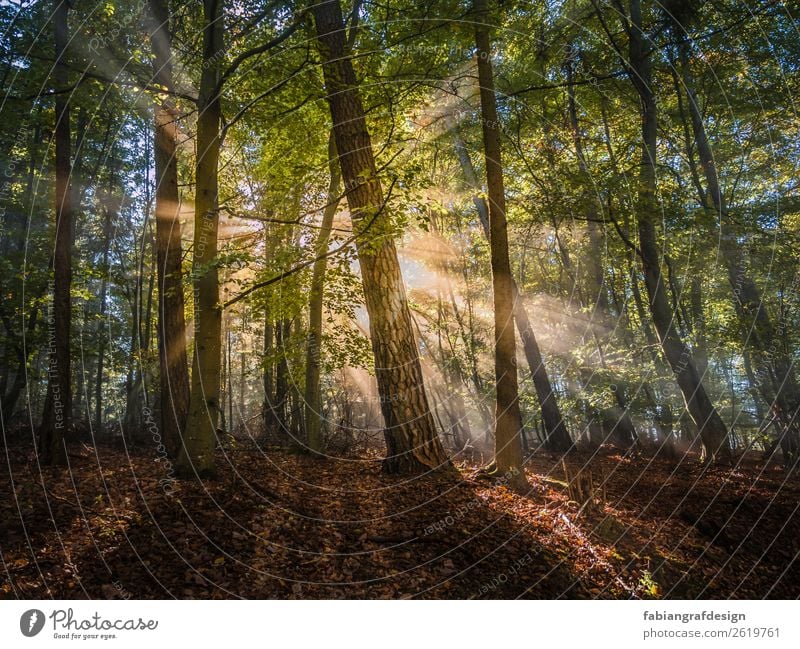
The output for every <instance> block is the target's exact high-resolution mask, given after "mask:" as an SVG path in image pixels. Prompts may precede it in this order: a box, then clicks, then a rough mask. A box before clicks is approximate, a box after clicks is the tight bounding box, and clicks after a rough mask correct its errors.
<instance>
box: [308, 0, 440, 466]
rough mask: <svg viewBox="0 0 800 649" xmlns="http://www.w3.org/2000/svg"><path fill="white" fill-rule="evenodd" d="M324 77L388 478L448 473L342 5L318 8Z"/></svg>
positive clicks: (326, 0)
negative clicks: (351, 232)
mask: <svg viewBox="0 0 800 649" xmlns="http://www.w3.org/2000/svg"><path fill="white" fill-rule="evenodd" d="M313 13H314V17H315V22H316V29H317V39H318V41H319V48H320V52H321V54H322V60H323V66H322V70H323V75H324V78H325V87H326V91H327V95H328V97H327V98H328V104H329V107H330V111H331V117H332V118H333V132H334V135H335V138H336V148H337V151H338V153H339V164H340V166H341V169H342V178H343V180H344V186H345V190H346V195H347V203H348V206H349V208H350V215H351V218H352V221H353V230H354V232H355V233H356V234H357V235H358V239H357V240H356V242H357V251H358V260H359V265H360V267H361V279H362V283H363V286H364V295H365V298H366V307H367V313H368V314H369V321H370V322H369V326H370V338H371V340H372V350H373V353H374V356H375V371H376V375H377V380H378V392H379V395H380V401H381V410H382V412H383V417H384V425H385V429H384V436H385V439H386V447H387V456H386V459H385V460H384V465H383V466H384V470H385V471H387V472H389V473H416V472H419V471H425V470H431V469H438V468H443V467H449V466H450V463H449V460H448V459H447V455H446V454H445V452H444V448H443V447H442V444H441V442H440V440H439V437H438V435H437V433H436V427H435V424H434V421H433V416H432V414H431V411H430V408H429V407H428V398H427V395H426V393H425V386H424V383H423V376H422V367H421V365H420V361H419V351H418V349H417V343H416V341H415V339H414V332H413V329H412V324H411V314H410V313H409V309H408V302H407V300H406V291H405V286H404V284H403V278H402V275H401V272H400V264H399V262H398V259H397V251H396V249H395V244H394V232H393V227H392V221H391V218H390V217H389V215H388V210H387V209H386V205H385V197H384V193H383V189H382V187H381V182H380V179H379V178H378V172H377V169H376V166H375V159H374V155H373V152H372V144H371V141H370V136H369V132H368V130H367V124H366V119H365V116H364V108H363V105H362V103H361V97H360V95H359V92H358V83H357V81H356V76H355V72H354V70H353V64H352V61H351V59H350V58H349V56H348V54H349V53H348V47H347V44H346V43H345V32H344V20H343V18H342V10H341V7H340V5H339V0H323V1H322V2H319V3H318V4H316V5H314V7H313Z"/></svg>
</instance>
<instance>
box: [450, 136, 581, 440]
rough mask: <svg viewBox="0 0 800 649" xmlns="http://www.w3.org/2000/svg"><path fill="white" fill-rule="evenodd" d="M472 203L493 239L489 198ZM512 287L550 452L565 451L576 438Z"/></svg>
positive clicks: (460, 149) (471, 174) (461, 154)
mask: <svg viewBox="0 0 800 649" xmlns="http://www.w3.org/2000/svg"><path fill="white" fill-rule="evenodd" d="M452 133H453V139H454V142H455V148H456V153H457V154H458V159H459V162H460V164H461V171H462V173H463V174H464V177H465V178H466V180H467V184H468V185H469V186H470V187H471V188H472V189H476V190H477V189H478V188H479V184H478V179H477V176H476V174H475V168H474V166H473V164H472V159H471V158H470V156H469V152H468V151H467V148H466V146H465V145H464V142H463V141H462V139H461V136H460V135H459V133H458V130H457V129H456V128H453V130H452ZM472 202H473V203H474V204H475V209H476V210H477V212H478V220H479V221H480V223H481V227H482V228H483V232H484V234H485V235H486V238H487V239H489V240H491V233H490V229H489V207H488V206H487V205H486V199H484V198H483V197H482V196H478V195H477V194H476V195H474V196H473V197H472ZM511 288H512V293H513V296H514V323H515V324H516V326H517V331H518V332H519V337H520V338H521V339H522V349H523V351H524V352H525V360H527V362H528V368H529V369H530V372H531V378H532V379H533V387H534V389H535V390H536V396H537V398H538V400H539V407H540V408H541V411H542V423H543V424H544V429H545V447H546V448H547V449H548V450H550V451H554V452H557V453H564V452H566V451H568V450H569V449H570V448H571V447H572V438H571V437H570V434H569V431H568V430H567V426H566V424H565V423H564V418H563V417H562V416H561V410H560V408H559V407H558V400H557V399H556V394H555V392H554V391H553V387H552V384H551V383H550V377H549V376H548V374H547V367H546V366H545V364H544V359H543V358H542V354H541V352H540V350H539V343H538V342H537V341H536V335H535V334H534V331H533V327H532V326H531V324H530V319H529V318H528V312H527V310H526V309H525V303H524V302H523V301H522V298H521V296H520V295H519V289H518V288H517V283H516V281H515V280H514V277H513V275H512V276H511Z"/></svg>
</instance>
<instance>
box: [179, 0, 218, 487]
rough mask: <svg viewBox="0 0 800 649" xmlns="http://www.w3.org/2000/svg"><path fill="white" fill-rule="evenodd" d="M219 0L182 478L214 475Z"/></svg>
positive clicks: (213, 13) (208, 14)
mask: <svg viewBox="0 0 800 649" xmlns="http://www.w3.org/2000/svg"><path fill="white" fill-rule="evenodd" d="M222 4H223V0H203V16H204V25H203V71H202V74H201V77H200V92H199V98H198V105H197V109H198V117H197V165H196V168H195V214H194V259H193V269H192V279H193V285H194V292H195V335H194V354H193V357H192V379H191V391H190V396H189V412H188V415H187V419H186V427H185V430H184V434H183V445H182V447H181V451H180V453H179V454H178V461H177V463H176V469H177V472H178V474H179V475H180V476H182V477H191V476H194V475H196V476H198V477H210V476H213V475H214V474H215V466H214V447H215V445H216V441H217V422H218V421H219V415H220V402H219V396H220V395H219V392H220V362H221V355H222V349H221V345H222V340H221V336H222V308H221V305H220V303H219V271H218V269H217V265H216V261H217V231H218V228H219V212H218V198H219V196H218V194H219V188H218V179H217V171H218V167H219V150H220V142H221V141H220V120H221V106H220V96H219V91H218V88H217V84H218V81H219V78H220V67H221V66H220V64H221V60H222V52H223V48H224V45H223V34H224V26H223V19H222V18H223V11H222Z"/></svg>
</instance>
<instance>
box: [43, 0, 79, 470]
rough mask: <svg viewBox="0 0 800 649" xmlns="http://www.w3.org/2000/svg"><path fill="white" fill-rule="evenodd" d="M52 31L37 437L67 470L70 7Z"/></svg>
mask: <svg viewBox="0 0 800 649" xmlns="http://www.w3.org/2000/svg"><path fill="white" fill-rule="evenodd" d="M53 6H54V11H53V18H52V20H53V30H54V33H55V56H56V63H55V68H54V70H53V83H54V86H55V89H54V90H55V92H56V100H55V115H56V123H55V136H54V139H55V158H56V168H55V174H56V191H55V212H56V219H55V223H56V235H55V250H54V252H53V259H52V264H53V285H52V287H53V301H52V313H50V314H48V318H47V323H48V330H49V332H50V335H49V337H50V340H49V341H48V351H49V361H48V383H47V396H46V398H45V402H44V412H43V414H42V422H41V426H40V431H39V456H40V461H41V462H42V463H43V464H65V463H66V460H67V456H66V448H65V446H64V435H65V434H66V433H67V432H68V430H69V425H70V417H71V413H72V373H71V367H70V362H71V355H70V333H71V324H72V299H71V296H70V287H71V285H72V204H71V196H72V188H71V185H70V177H71V174H72V163H71V160H70V149H71V138H72V135H71V133H70V111H69V95H68V94H65V90H66V88H67V83H68V80H69V79H68V69H69V68H68V63H67V60H66V56H67V44H68V42H69V31H68V29H69V28H68V24H67V16H68V12H69V3H68V2H67V1H66V0H54V4H53Z"/></svg>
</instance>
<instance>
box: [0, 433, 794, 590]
mask: <svg viewBox="0 0 800 649" xmlns="http://www.w3.org/2000/svg"><path fill="white" fill-rule="evenodd" d="M4 450H5V454H6V461H4V462H3V463H2V464H3V466H2V469H0V550H2V560H3V565H2V574H0V598H50V597H53V598H86V597H90V598H170V597H176V598H232V597H247V598H453V599H462V598H463V599H469V598H661V597H664V598H698V597H702V598H728V597H735V598H763V597H775V598H797V597H798V596H800V561H798V560H797V558H798V552H800V514H798V507H800V480H798V479H797V478H796V477H792V478H789V479H787V477H786V474H785V473H784V472H783V471H781V470H780V469H779V468H778V467H767V468H763V467H760V466H756V465H753V466H748V467H746V468H738V469H731V468H729V467H728V468H726V467H715V466H712V467H702V466H700V465H699V464H697V462H696V458H695V459H694V461H692V462H683V463H680V464H676V463H674V462H668V461H665V460H652V459H648V458H644V457H641V458H632V457H631V458H628V457H621V456H620V455H618V454H615V453H614V452H613V451H606V452H603V453H602V454H600V455H598V456H597V457H596V458H595V459H594V462H593V473H594V480H595V482H596V483H597V482H598V481H599V479H600V476H601V475H602V480H603V481H604V482H605V500H604V502H603V503H602V504H600V505H598V506H597V507H595V508H594V509H593V510H591V511H589V510H587V511H583V512H580V513H579V506H578V504H577V503H575V502H571V501H569V499H568V495H567V489H566V483H565V482H564V474H563V469H562V467H561V463H560V461H556V459H555V458H554V457H550V456H548V455H542V456H537V457H534V458H532V459H530V460H529V461H528V462H527V464H526V473H527V477H528V480H529V483H530V492H529V493H528V494H527V495H517V494H515V493H512V492H511V491H509V490H508V489H507V488H506V487H505V486H502V484H500V485H498V484H493V483H491V482H489V481H488V480H487V479H485V478H481V477H479V474H478V473H477V471H476V467H473V466H469V465H468V464H466V463H463V464H459V474H460V475H459V476H450V477H446V476H438V477H426V478H424V479H419V478H416V479H414V478H412V479H409V478H399V477H392V476H386V475H383V474H382V473H381V471H380V462H379V461H378V458H372V459H367V460H363V459H362V460H356V459H341V460H332V459H331V460H323V461H321V460H316V459H314V458H311V457H308V456H302V455H296V454H291V453H287V452H286V451H282V450H280V449H276V448H267V449H265V451H264V452H262V451H259V450H257V449H255V448H247V447H239V448H228V449H225V450H224V451H220V452H219V457H218V459H217V461H218V467H220V470H219V477H218V479H216V480H214V481H206V482H203V483H200V482H184V483H168V482H164V481H163V480H164V478H165V475H166V473H165V468H168V467H165V465H164V463H163V462H157V461H154V458H153V457H152V456H148V455H146V454H145V453H144V452H142V451H130V452H127V451H125V450H124V449H120V448H113V447H111V446H104V445H99V446H97V447H91V446H87V445H83V444H82V445H76V446H75V447H74V448H72V449H71V452H70V457H69V459H70V468H69V470H68V471H67V470H63V469H56V468H44V469H41V470H40V469H39V467H38V466H37V464H36V461H35V456H34V455H33V453H32V452H31V448H30V446H27V447H26V446H25V445H19V446H13V445H11V446H9V448H7V449H4ZM151 455H152V453H151ZM584 462H585V458H581V457H580V456H576V457H570V458H569V460H568V465H569V466H570V467H572V468H573V469H575V468H577V467H578V466H581V465H582V463H584ZM159 481H161V482H159ZM165 485H166V487H168V488H165Z"/></svg>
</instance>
